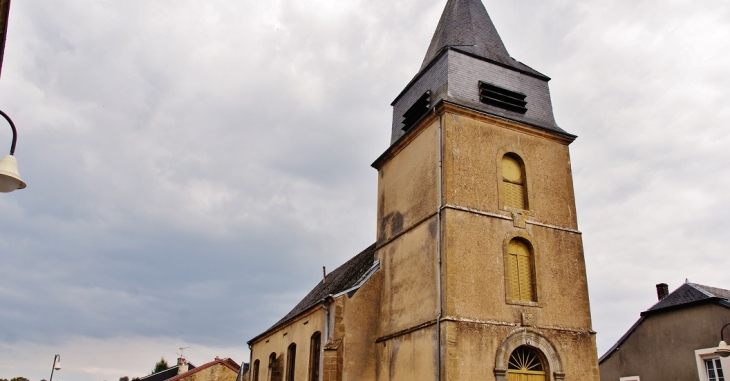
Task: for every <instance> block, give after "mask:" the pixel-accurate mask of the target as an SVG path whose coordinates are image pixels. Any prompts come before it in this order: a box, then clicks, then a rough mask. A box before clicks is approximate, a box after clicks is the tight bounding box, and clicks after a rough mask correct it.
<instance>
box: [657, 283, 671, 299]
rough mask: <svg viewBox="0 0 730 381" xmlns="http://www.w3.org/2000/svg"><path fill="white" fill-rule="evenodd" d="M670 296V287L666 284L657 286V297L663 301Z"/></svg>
mask: <svg viewBox="0 0 730 381" xmlns="http://www.w3.org/2000/svg"><path fill="white" fill-rule="evenodd" d="M667 295H669V286H667V284H666V283H659V284H658V285H656V296H657V298H659V300H660V301H661V300H662V299H664V298H666V297H667Z"/></svg>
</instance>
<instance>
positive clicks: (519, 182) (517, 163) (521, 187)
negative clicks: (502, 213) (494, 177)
mask: <svg viewBox="0 0 730 381" xmlns="http://www.w3.org/2000/svg"><path fill="white" fill-rule="evenodd" d="M525 185H526V179H525V166H524V163H523V162H522V159H520V157H519V156H517V155H515V154H513V153H508V154H506V155H504V156H502V196H503V200H504V206H508V207H510V208H516V209H525V210H526V209H527V208H528V206H527V187H526V186H525Z"/></svg>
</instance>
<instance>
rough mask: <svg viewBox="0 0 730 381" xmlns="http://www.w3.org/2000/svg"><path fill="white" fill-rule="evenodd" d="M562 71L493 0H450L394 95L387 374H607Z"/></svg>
mask: <svg viewBox="0 0 730 381" xmlns="http://www.w3.org/2000/svg"><path fill="white" fill-rule="evenodd" d="M549 80H550V78H548V77H547V76H545V75H543V74H541V73H539V72H537V71H536V70H534V69H532V68H530V67H529V66H527V65H525V64H522V63H521V62H519V61H516V60H515V59H513V58H512V57H510V55H509V54H508V52H507V49H506V48H505V46H504V44H503V42H502V40H501V38H500V37H499V34H498V33H497V31H496V29H495V27H494V25H493V23H492V21H491V19H490V17H489V15H488V13H487V11H486V9H485V8H484V5H483V4H482V2H481V0H448V2H447V4H446V8H445V10H444V13H443V15H442V16H441V20H440V21H439V24H438V27H437V29H436V32H435V34H434V36H433V39H432V41H431V45H430V46H429V48H428V51H427V53H426V57H425V59H424V61H423V64H422V66H421V68H420V71H419V72H418V73H417V74H416V76H415V77H414V78H413V80H411V82H410V83H408V85H406V87H405V89H404V90H403V91H402V92H401V94H400V95H398V97H397V98H396V99H395V101H394V102H393V104H392V106H393V123H392V133H391V145H390V147H389V148H388V149H387V150H386V151H385V152H384V153H383V154H382V155H381V156H380V157H379V158H378V159H377V160H376V161H375V162H374V163H373V167H375V168H376V169H377V170H378V172H379V178H378V225H377V242H376V245H375V257H376V258H377V259H378V260H379V263H380V270H379V271H380V276H382V282H381V286H380V295H379V307H378V308H379V312H378V315H379V316H378V321H379V322H378V323H377V333H376V335H375V336H376V337H377V338H376V340H375V343H376V349H375V355H376V372H375V373H376V375H377V377H376V378H377V380H382V381H385V380H388V381H399V380H419V381H429V380H434V381H462V380H498V381H507V380H509V381H517V380H519V381H542V380H567V381H571V380H572V381H598V379H599V376H598V374H599V372H598V362H597V357H596V345H595V332H593V330H592V327H591V315H590V308H589V301H588V287H587V281H586V270H585V261H584V258H583V245H582V239H581V233H580V231H579V230H578V226H577V219H576V212H575V199H574V192H573V182H572V174H571V166H570V155H569V151H568V146H569V144H570V143H571V142H573V140H574V139H575V138H576V137H575V136H574V135H571V134H569V133H567V132H566V131H564V130H562V129H561V128H560V127H558V125H557V124H556V122H555V118H554V116H553V111H552V105H551V100H550V92H549V89H548V81H549Z"/></svg>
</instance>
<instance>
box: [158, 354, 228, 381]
mask: <svg viewBox="0 0 730 381" xmlns="http://www.w3.org/2000/svg"><path fill="white" fill-rule="evenodd" d="M215 365H222V366H224V367H226V368H228V369H230V370H231V371H233V372H236V373H238V371H239V370H240V369H241V366H240V365H238V364H237V363H236V362H235V361H233V359H231V358H224V359H222V358H218V357H216V358H215V360H213V361H211V362H207V363H205V364H203V365H201V366H199V367H197V368H195V369H190V370H188V371H187V372H185V373H182V374H178V375H176V376H174V377H172V378H170V379H168V380H167V381H177V380H179V379H181V378H185V377H187V376H190V375H192V374H195V373H198V372H200V371H201V370H203V369H206V368H210V367H212V366H215Z"/></svg>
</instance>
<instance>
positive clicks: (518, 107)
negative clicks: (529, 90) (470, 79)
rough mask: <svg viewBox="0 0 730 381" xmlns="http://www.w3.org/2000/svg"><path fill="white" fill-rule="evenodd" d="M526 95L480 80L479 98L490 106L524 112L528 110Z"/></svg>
mask: <svg viewBox="0 0 730 381" xmlns="http://www.w3.org/2000/svg"><path fill="white" fill-rule="evenodd" d="M526 97H527V96H526V95H525V94H522V93H518V92H515V91H512V90H507V89H505V88H502V87H499V86H495V85H492V84H491V83H485V82H482V81H479V100H480V101H481V102H482V103H485V104H488V105H490V106H495V107H499V108H503V109H505V110H509V111H514V112H518V113H520V114H524V113H526V112H527V107H525V106H527V101H525V98H526Z"/></svg>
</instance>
